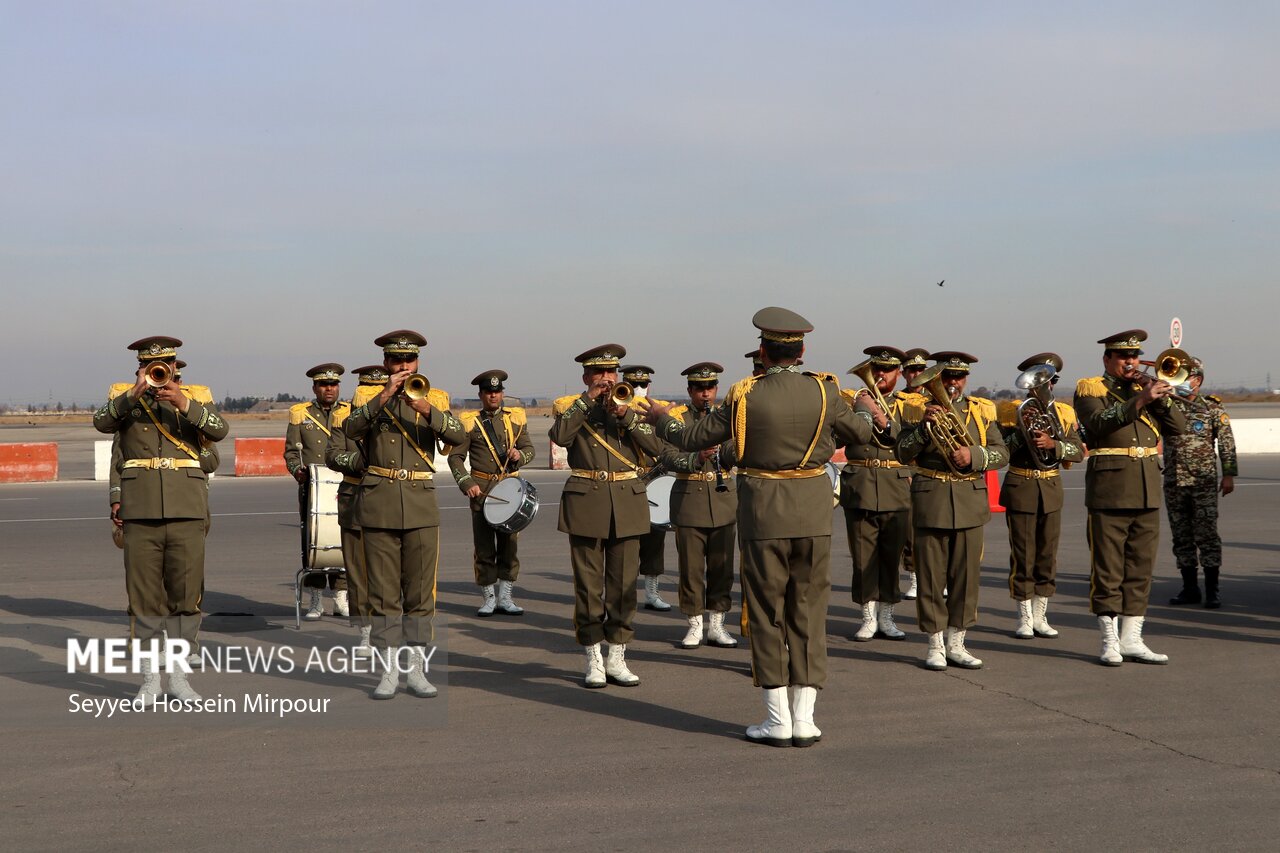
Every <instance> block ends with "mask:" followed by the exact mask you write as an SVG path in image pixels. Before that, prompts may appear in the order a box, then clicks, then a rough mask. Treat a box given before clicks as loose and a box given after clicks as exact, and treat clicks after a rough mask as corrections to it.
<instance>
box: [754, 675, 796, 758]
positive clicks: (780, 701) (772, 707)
mask: <svg viewBox="0 0 1280 853" xmlns="http://www.w3.org/2000/svg"><path fill="white" fill-rule="evenodd" d="M764 707H765V711H766V712H767V714H768V716H766V717H765V719H764V722H763V723H761V724H760V725H758V726H747V740H749V741H751V742H752V743H764V744H768V745H769V746H791V733H792V732H791V706H790V705H789V704H788V703H787V688H785V687H767V688H765V691H764Z"/></svg>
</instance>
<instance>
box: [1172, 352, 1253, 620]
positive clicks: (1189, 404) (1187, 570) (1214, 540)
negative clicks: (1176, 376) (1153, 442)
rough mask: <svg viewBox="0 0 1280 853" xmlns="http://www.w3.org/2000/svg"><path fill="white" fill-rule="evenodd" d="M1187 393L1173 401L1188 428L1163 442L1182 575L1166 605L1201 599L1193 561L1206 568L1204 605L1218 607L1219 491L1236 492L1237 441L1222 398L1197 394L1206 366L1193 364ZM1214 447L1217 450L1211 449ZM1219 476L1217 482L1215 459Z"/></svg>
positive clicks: (1219, 561)
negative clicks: (1220, 464)
mask: <svg viewBox="0 0 1280 853" xmlns="http://www.w3.org/2000/svg"><path fill="white" fill-rule="evenodd" d="M1190 374H1191V375H1190V376H1189V377H1188V378H1187V384H1186V392H1185V394H1184V393H1182V392H1180V393H1179V394H1178V395H1176V396H1174V397H1173V398H1172V399H1173V404H1174V405H1175V406H1177V407H1178V408H1179V409H1180V410H1181V411H1182V414H1183V416H1184V417H1185V418H1186V419H1187V431H1186V432H1185V433H1184V434H1182V435H1173V436H1170V437H1169V439H1168V440H1167V441H1165V443H1164V463H1165V464H1164V500H1165V505H1166V506H1167V507H1168V511H1169V529H1170V530H1171V531H1173V556H1174V558H1175V559H1176V560H1177V561H1178V572H1179V573H1180V574H1181V575H1182V591H1181V592H1179V593H1178V594H1177V595H1175V596H1174V597H1173V598H1171V599H1169V603H1170V604H1172V605H1174V606H1177V605H1180V604H1199V603H1200V584H1199V580H1198V578H1197V576H1196V574H1197V573H1196V569H1197V564H1198V567H1199V568H1202V569H1204V606H1205V607H1207V608H1209V609H1210V610H1213V609H1216V608H1218V607H1221V606H1222V599H1221V598H1219V596H1218V573H1219V572H1220V571H1221V569H1222V540H1221V539H1220V538H1219V537H1218V492H1219V491H1221V493H1222V495H1223V496H1224V497H1225V496H1227V495H1229V494H1231V493H1232V492H1233V491H1234V490H1235V478H1236V476H1237V475H1238V474H1239V473H1240V470H1239V467H1238V465H1237V463H1236V441H1235V436H1234V435H1233V434H1232V432H1231V418H1229V417H1228V416H1227V411H1226V409H1224V408H1223V407H1222V401H1221V400H1219V399H1218V398H1217V397H1215V396H1213V395H1212V394H1201V393H1200V385H1201V384H1202V383H1203V382H1204V365H1202V364H1201V363H1200V360H1199V359H1195V360H1194V361H1193V362H1192V366H1191V368H1190ZM1215 445H1216V452H1215ZM1219 459H1221V461H1222V480H1221V481H1219V480H1218V460H1219Z"/></svg>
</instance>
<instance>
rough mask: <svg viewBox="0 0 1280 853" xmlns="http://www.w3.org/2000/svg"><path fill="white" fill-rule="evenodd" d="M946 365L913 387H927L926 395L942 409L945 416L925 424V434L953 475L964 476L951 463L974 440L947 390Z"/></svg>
mask: <svg viewBox="0 0 1280 853" xmlns="http://www.w3.org/2000/svg"><path fill="white" fill-rule="evenodd" d="M944 367H945V365H941V364H935V365H934V366H933V367H930V368H929V369H928V370H925V371H924V372H922V373H921V374H920V375H919V376H917V377H916V378H915V381H914V382H912V383H911V387H912V388H923V389H924V390H925V392H926V393H928V395H929V396H930V397H931V398H932V399H933V402H935V403H937V404H938V405H939V406H941V407H942V409H943V411H942V414H941V415H939V416H938V417H937V418H935V419H934V421H933V423H926V424H925V425H924V434H925V435H926V436H927V437H928V438H929V440H930V441H931V442H933V446H934V448H936V449H937V451H938V453H939V454H940V455H941V456H942V458H943V460H944V461H945V462H946V463H947V467H948V468H950V469H951V473H953V474H964V473H967V472H964V471H961V470H960V469H959V468H957V467H956V466H955V463H953V462H952V461H951V454H952V453H954V452H955V451H957V450H959V449H960V448H961V447H972V446H973V439H972V438H971V437H970V436H969V430H968V429H967V428H966V427H965V425H964V418H962V417H960V412H959V411H957V410H956V406H955V403H953V402H951V395H950V394H948V393H947V388H946V386H945V385H943V384H942V371H943V368H944Z"/></svg>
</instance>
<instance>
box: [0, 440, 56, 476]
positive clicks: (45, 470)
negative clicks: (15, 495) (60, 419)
mask: <svg viewBox="0 0 1280 853" xmlns="http://www.w3.org/2000/svg"><path fill="white" fill-rule="evenodd" d="M56 479H58V445H57V443H56V442H52V441H46V442H40V443H32V444H25V443H24V444H0V483H47V482H49V481H51V480H56Z"/></svg>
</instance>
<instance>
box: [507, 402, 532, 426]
mask: <svg viewBox="0 0 1280 853" xmlns="http://www.w3.org/2000/svg"><path fill="white" fill-rule="evenodd" d="M507 414H508V415H510V416H511V425H512V426H526V425H527V424H528V423H529V415H528V414H527V413H526V412H525V410H524V409H522V408H521V407H520V406H511V407H509V408H508V409H507Z"/></svg>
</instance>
